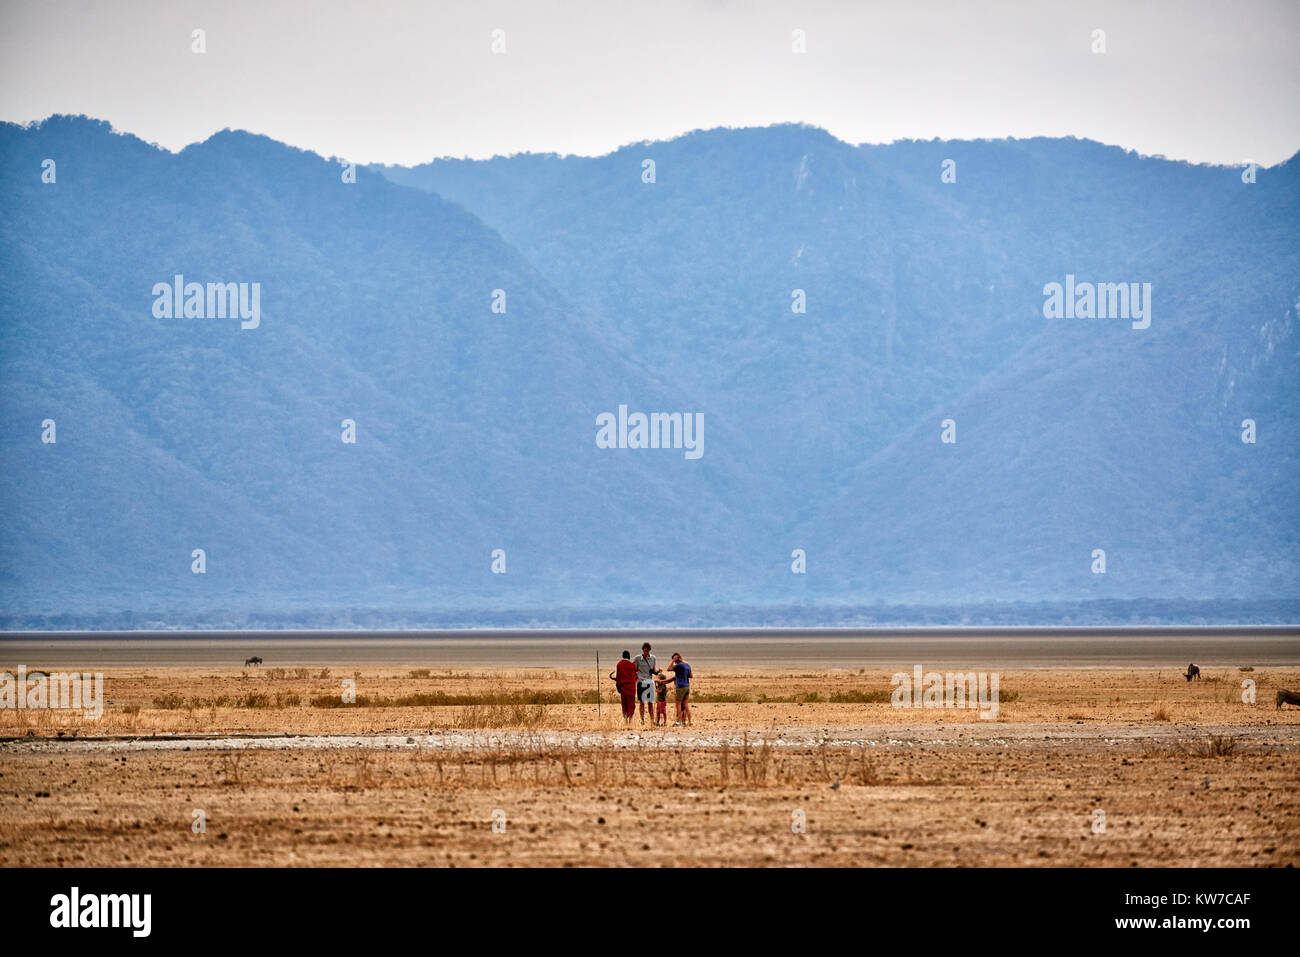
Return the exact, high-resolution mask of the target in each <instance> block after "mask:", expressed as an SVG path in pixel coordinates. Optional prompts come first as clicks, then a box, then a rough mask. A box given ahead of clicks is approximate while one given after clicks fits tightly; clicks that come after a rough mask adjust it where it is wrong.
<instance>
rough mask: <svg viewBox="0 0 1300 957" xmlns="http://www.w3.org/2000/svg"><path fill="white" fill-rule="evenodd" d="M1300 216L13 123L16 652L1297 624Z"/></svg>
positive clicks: (1037, 168)
mask: <svg viewBox="0 0 1300 957" xmlns="http://www.w3.org/2000/svg"><path fill="white" fill-rule="evenodd" d="M1298 176H1300V160H1297V159H1296V158H1293V159H1291V160H1290V161H1288V162H1287V163H1285V164H1283V165H1281V166H1278V167H1274V168H1271V169H1256V168H1254V167H1246V168H1227V167H1210V166H1193V165H1189V164H1185V163H1177V162H1170V161H1167V160H1163V159H1159V158H1150V157H1141V156H1138V155H1136V154H1133V153H1129V152H1125V151H1124V150H1122V149H1118V148H1114V147H1107V146H1102V145H1099V144H1097V143H1093V142H1089V141H1085V140H1077V139H1033V140H1002V141H976V142H958V141H947V142H941V141H934V142H928V143H924V142H900V143H895V144H892V145H889V146H861V147H855V146H850V145H848V144H845V143H842V142H840V141H838V140H836V139H834V138H833V137H831V136H829V135H828V134H826V133H825V132H823V131H820V130H818V129H814V128H809V127H801V126H778V127H770V128H764V129H744V130H713V131H708V132H697V133H693V134H689V135H686V136H682V137H679V138H677V139H674V140H671V141H667V142H661V143H644V144H639V145H635V146H630V147H626V148H624V149H621V150H618V151H617V152H615V153H612V154H610V155H608V156H603V157H598V158H585V157H557V156H538V155H520V156H513V157H508V158H498V159H493V160H487V161H468V160H436V161H435V162H433V163H430V164H428V165H425V166H420V167H415V168H409V169H407V168H393V167H387V168H382V169H376V168H365V167H361V168H358V167H356V166H353V165H345V164H344V163H341V162H339V161H338V160H326V159H323V158H321V157H319V156H316V155H315V154H312V153H307V152H303V151H300V150H296V149H293V148H290V147H287V146H284V145H283V144H280V143H277V142H275V141H272V140H269V139H267V138H265V137H260V136H253V135H250V134H246V133H238V132H229V131H227V132H223V133H220V134H217V135H215V136H213V137H212V138H211V139H209V140H208V141H207V142H205V143H202V144H199V145H196V146H192V147H189V148H187V149H185V150H184V151H182V152H181V153H179V154H171V153H168V152H166V151H164V150H161V149H158V148H156V147H153V146H150V145H148V144H146V143H143V142H141V141H140V140H138V139H136V138H134V137H131V136H127V135H119V134H116V133H114V132H113V131H112V130H111V128H110V127H109V126H108V125H107V124H105V123H102V122H98V121H93V120H88V119H85V118H69V117H54V118H51V119H49V120H47V121H45V122H44V123H42V124H39V125H35V126H31V127H18V126H14V125H10V124H3V125H0V177H2V178H3V182H2V183H0V188H2V189H3V197H4V201H3V203H0V288H3V294H0V336H2V337H3V339H2V341H0V417H2V423H0V426H2V427H0V442H3V446H0V462H3V468H0V523H3V524H2V527H0V627H4V628H19V627H36V628H64V629H67V628H78V627H94V628H100V627H107V628H145V627H163V628H167V627H270V628H276V627H408V628H418V627H470V626H474V625H483V626H498V627H520V626H527V625H529V624H536V625H538V626H557V627H563V626H567V627H581V626H593V627H596V626H599V627H607V626H617V625H620V624H621V625H627V626H635V625H638V624H643V625H652V626H656V627H658V626H674V625H676V626H681V627H688V626H726V625H736V626H759V625H764V624H768V625H774V626H775V625H780V626H786V627H800V626H815V625H836V624H840V625H870V624H887V625H905V624H909V623H914V624H962V623H969V624H1022V625H1033V624H1044V625H1049V624H1108V623H1112V624H1158V623H1174V624H1176V623H1206V624H1211V623H1231V622H1243V623H1246V622H1258V623H1272V622H1280V621H1290V622H1294V621H1297V620H1300V614H1297V612H1298V610H1300V481H1297V479H1298V478H1300V445H1298V444H1297V442H1296V438H1295V436H1296V429H1297V422H1300V336H1298V335H1297V309H1298V308H1300V180H1298ZM706 425H707V437H708V441H707V444H706V443H705V441H704V437H705V426H706Z"/></svg>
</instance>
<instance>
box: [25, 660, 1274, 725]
mask: <svg viewBox="0 0 1300 957" xmlns="http://www.w3.org/2000/svg"><path fill="white" fill-rule="evenodd" d="M696 666H697V674H698V675H701V677H698V678H697V680H696V687H695V688H693V690H692V697H691V701H692V705H693V706H694V707H693V711H694V715H695V721H696V725H697V726H699V727H701V728H705V727H708V728H715V729H717V728H726V729H736V730H737V731H740V730H744V729H751V728H761V727H767V726H770V725H771V723H772V722H774V721H776V722H779V723H780V724H782V725H783V726H791V725H796V726H797V725H806V726H835V725H846V724H852V725H858V726H870V725H883V724H897V723H900V722H902V723H915V724H936V723H937V724H960V723H965V722H978V721H979V720H980V719H979V716H978V713H977V711H976V710H974V709H967V710H958V709H938V710H921V709H910V710H896V709H894V708H892V707H891V705H890V685H889V679H890V672H885V671H873V672H867V671H848V670H831V671H825V672H805V673H793V674H792V673H790V672H789V671H788V670H783V669H773V670H763V669H737V670H731V671H725V672H712V671H709V670H708V669H707V664H706V663H697V665H696ZM335 671H339V672H341V673H342V674H343V675H347V676H349V677H350V678H351V680H352V681H353V682H354V683H355V692H356V697H355V702H348V701H345V700H344V695H343V691H344V687H343V684H342V682H341V681H340V679H339V678H335V677H332V674H333V672H331V671H330V669H322V670H320V671H317V670H315V669H307V668H278V667H268V668H265V669H256V668H249V669H239V668H229V669H212V668H174V667H159V668H152V669H133V668H117V669H109V670H107V671H106V672H105V684H104V689H105V695H106V702H105V713H104V715H103V717H102V718H100V719H99V720H97V721H96V720H91V719H87V718H86V717H85V716H84V715H83V714H82V713H80V712H67V711H48V710H26V709H23V710H12V709H5V710H0V736H6V735H9V736H23V735H25V734H26V733H27V732H28V731H29V730H30V731H32V732H33V733H35V734H37V735H40V736H45V735H54V734H56V733H57V732H58V731H60V730H62V731H65V733H66V732H69V731H71V730H73V729H74V728H77V727H81V729H82V731H81V733H82V734H140V733H144V734H148V733H155V732H156V733H164V732H173V733H199V732H203V733H213V732H232V733H242V732H263V733H291V734H292V733H301V734H325V733H364V732H369V731H372V730H389V731H420V730H428V729H438V728H445V729H453V728H492V727H499V728H530V727H545V728H552V729H572V730H604V729H608V730H613V729H616V728H619V727H622V722H621V721H620V720H619V718H618V705H617V701H616V700H615V699H614V698H613V696H612V695H611V694H610V690H611V689H610V688H609V687H602V688H601V689H600V694H601V700H602V706H601V708H600V709H599V714H598V713H597V707H596V703H595V702H596V695H597V689H596V688H595V686H594V685H595V681H594V675H592V674H591V673H588V672H583V671H568V670H548V669H515V670H502V669H436V668H415V669H412V668H403V669H385V668H343V669H335ZM1210 677H1211V678H1214V677H1216V676H1215V675H1211V676H1210ZM1252 678H1253V679H1254V680H1255V681H1256V683H1257V693H1258V700H1259V701H1262V702H1266V703H1268V705H1269V707H1267V708H1265V707H1263V706H1261V705H1246V704H1243V702H1242V701H1241V700H1240V690H1239V688H1238V687H1237V686H1236V685H1235V684H1234V683H1233V682H1226V683H1220V682H1216V681H1209V680H1207V681H1203V682H1192V683H1190V684H1189V683H1187V682H1185V681H1184V680H1183V678H1182V677H1181V675H1180V674H1177V673H1170V672H1169V671H1168V670H1166V671H1160V670H1155V669H1130V670H1124V671H1087V672H1081V671H1068V670H1060V671H1018V672H1006V673H1003V674H1002V687H1003V688H1004V689H1006V690H1003V691H1002V693H1001V694H1000V709H999V714H998V719H997V720H998V722H999V723H1001V722H1011V723H1019V722H1066V721H1069V722H1079V721H1087V722H1108V721H1120V722H1124V721H1153V720H1154V721H1159V722H1166V721H1171V720H1173V718H1174V715H1177V720H1178V722H1179V723H1180V724H1182V723H1193V724H1195V723H1206V724H1217V725H1226V724H1233V723H1245V724H1247V725H1257V724H1266V723H1268V722H1269V721H1287V722H1289V721H1294V720H1296V719H1295V718H1291V717H1288V715H1289V714H1292V713H1294V712H1288V711H1282V712H1276V711H1274V710H1273V709H1272V707H1271V704H1272V699H1273V696H1274V693H1275V691H1276V689H1277V688H1279V687H1288V686H1296V685H1300V671H1298V670H1296V669H1272V668H1261V669H1259V670H1258V671H1256V672H1254V673H1252ZM604 684H605V685H609V684H610V683H609V682H605V683H604ZM671 713H672V707H671V702H670V707H669V714H670V717H669V724H670V725H671V722H672V718H671ZM633 726H634V727H640V721H639V719H638V720H637V721H635V722H634V723H633Z"/></svg>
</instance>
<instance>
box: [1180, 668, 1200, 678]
mask: <svg viewBox="0 0 1300 957" xmlns="http://www.w3.org/2000/svg"><path fill="white" fill-rule="evenodd" d="M1200 676H1201V669H1200V668H1198V667H1196V665H1188V666H1187V674H1185V675H1183V677H1184V678H1186V679H1187V680H1188V681H1191V680H1192V679H1193V678H1199V677H1200Z"/></svg>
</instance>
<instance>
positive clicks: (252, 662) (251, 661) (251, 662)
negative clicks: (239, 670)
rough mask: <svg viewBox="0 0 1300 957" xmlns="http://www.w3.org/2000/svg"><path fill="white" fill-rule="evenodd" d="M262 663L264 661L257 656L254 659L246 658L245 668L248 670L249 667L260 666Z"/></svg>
mask: <svg viewBox="0 0 1300 957" xmlns="http://www.w3.org/2000/svg"><path fill="white" fill-rule="evenodd" d="M261 663H262V659H261V658H258V657H256V656H254V657H252V658H245V659H244V667H245V668H247V667H248V666H249V665H260V664H261Z"/></svg>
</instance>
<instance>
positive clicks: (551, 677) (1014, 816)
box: [0, 663, 1300, 867]
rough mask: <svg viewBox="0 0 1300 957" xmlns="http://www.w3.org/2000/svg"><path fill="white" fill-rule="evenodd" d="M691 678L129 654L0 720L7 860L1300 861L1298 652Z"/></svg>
mask: <svg viewBox="0 0 1300 957" xmlns="http://www.w3.org/2000/svg"><path fill="white" fill-rule="evenodd" d="M37 664H38V663H37ZM33 668H34V666H29V668H28V670H29V671H31V670H33ZM696 672H697V677H696V680H695V682H694V684H695V687H694V690H693V692H692V704H693V706H694V709H693V711H694V713H693V724H692V725H691V726H690V727H676V726H674V725H673V704H672V702H671V697H670V701H669V705H668V711H669V718H668V724H667V726H666V727H654V726H653V725H649V724H647V725H646V726H644V727H643V726H642V724H641V722H640V720H639V718H638V719H634V721H633V723H632V725H631V727H630V729H629V728H628V727H627V726H625V725H624V723H623V720H622V718H621V716H620V714H619V709H618V704H617V701H616V700H611V696H612V691H613V687H612V683H611V682H609V681H608V680H605V679H603V678H599V677H598V675H597V674H596V673H595V672H594V671H593V670H591V669H587V670H577V669H573V670H569V669H562V670H550V669H531V670H512V669H500V668H452V669H430V668H408V667H383V668H376V667H359V668H352V667H347V668H340V667H334V668H318V667H311V668H277V667H261V668H259V667H256V666H253V667H245V668H241V667H193V666H173V665H166V666H159V667H116V668H108V669H105V670H104V698H105V703H104V711H103V715H102V717H100V718H98V719H97V720H96V719H89V718H87V717H85V716H84V715H83V714H82V713H80V712H77V711H70V710H16V709H5V710H0V738H3V740H0V866H5V867H17V866H60V865H68V866H136V865H158V866H191V865H202V866H235V865H343V866H353V865H361V866H368V865H397V866H458V867H459V866H483V865H499V866H586V865H601V866H618V865H631V866H660V865H674V866H680V865H733V866H745V865H780V866H788V865H795V866H798V865H826V866H870V865H921V866H928V865H938V866H999V865H1009V866H1026V865H1048V866H1077V865H1093V866H1107V867H1134V866H1136V867H1145V866H1161V865H1162V866H1180V867H1182V866H1186V867H1194V866H1232V865H1246V866H1252V865H1258V866H1284V867H1285V866H1292V865H1294V864H1296V863H1297V862H1298V861H1300V788H1298V785H1300V709H1297V708H1295V707H1283V708H1281V709H1278V708H1276V707H1275V703H1274V699H1275V695H1276V692H1277V690H1278V689H1281V688H1288V689H1294V690H1300V669H1296V668H1255V669H1250V668H1236V667H1231V668H1229V667H1222V668H1205V669H1203V677H1202V678H1201V679H1200V680H1196V681H1191V682H1189V681H1187V680H1185V679H1184V678H1183V676H1182V675H1181V674H1180V673H1179V671H1178V670H1176V669H1173V668H1128V669H1122V670H1121V669H1115V670H1106V669H1085V668H1068V669H1067V668H1061V669H1034V670H1022V671H1016V670H1003V671H1001V672H1000V686H999V691H1000V703H999V707H998V713H997V716H996V718H994V719H984V718H981V717H980V711H979V710H978V709H958V708H936V709H924V708H895V707H893V706H892V705H891V702H890V676H891V674H892V670H882V669H861V670H858V669H831V668H825V669H811V668H810V669H799V668H794V669H789V668H784V669H783V668H766V669H760V668H754V669H742V668H727V669H720V670H712V669H710V668H708V667H707V666H706V667H703V668H701V667H700V666H699V663H697V664H696ZM1243 682H1246V683H1249V682H1253V683H1254V692H1255V701H1254V703H1251V702H1249V701H1245V700H1243V691H1244V688H1243ZM598 683H599V684H600V685H602V686H603V687H602V688H601V695H602V701H601V703H600V704H599V705H598V704H597V702H596V693H597V690H596V689H597V685H598ZM349 691H351V692H353V693H354V695H355V700H354V701H349V700H345V699H347V698H349V697H351V696H352V695H350V694H349V693H348V692H349Z"/></svg>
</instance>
